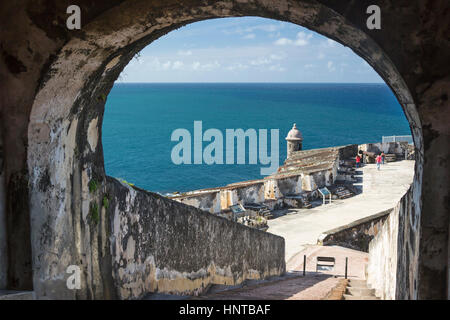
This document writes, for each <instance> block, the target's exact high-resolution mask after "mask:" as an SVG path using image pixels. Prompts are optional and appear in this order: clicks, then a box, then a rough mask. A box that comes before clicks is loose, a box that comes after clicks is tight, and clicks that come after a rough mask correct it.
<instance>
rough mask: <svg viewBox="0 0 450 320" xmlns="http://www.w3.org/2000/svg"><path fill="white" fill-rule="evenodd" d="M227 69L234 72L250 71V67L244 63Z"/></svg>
mask: <svg viewBox="0 0 450 320" xmlns="http://www.w3.org/2000/svg"><path fill="white" fill-rule="evenodd" d="M225 69H227V70H230V71H234V70H245V69H248V66H247V65H245V64H242V63H236V64H233V65H231V66H228V67H226V68H225Z"/></svg>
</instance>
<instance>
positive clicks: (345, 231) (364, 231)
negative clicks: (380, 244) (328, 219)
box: [317, 209, 393, 252]
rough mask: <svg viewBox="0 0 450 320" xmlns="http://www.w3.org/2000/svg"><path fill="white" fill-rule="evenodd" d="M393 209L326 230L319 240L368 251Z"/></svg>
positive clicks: (327, 243) (330, 244) (331, 244)
mask: <svg viewBox="0 0 450 320" xmlns="http://www.w3.org/2000/svg"><path fill="white" fill-rule="evenodd" d="M392 210H393V209H389V210H385V211H383V212H380V213H377V214H374V215H371V216H369V217H366V218H362V219H359V220H356V221H354V222H352V223H350V224H348V225H345V226H342V227H339V228H335V229H332V230H329V231H327V232H324V233H322V234H321V235H320V236H319V239H318V240H317V242H318V244H320V245H324V246H333V245H335V246H341V247H346V248H350V249H354V250H359V251H364V252H368V251H369V243H370V241H371V240H372V239H373V238H374V237H375V236H376V235H377V234H378V232H379V230H380V229H381V227H382V226H383V224H384V221H385V220H386V219H387V217H388V216H389V213H390V212H391V211H392Z"/></svg>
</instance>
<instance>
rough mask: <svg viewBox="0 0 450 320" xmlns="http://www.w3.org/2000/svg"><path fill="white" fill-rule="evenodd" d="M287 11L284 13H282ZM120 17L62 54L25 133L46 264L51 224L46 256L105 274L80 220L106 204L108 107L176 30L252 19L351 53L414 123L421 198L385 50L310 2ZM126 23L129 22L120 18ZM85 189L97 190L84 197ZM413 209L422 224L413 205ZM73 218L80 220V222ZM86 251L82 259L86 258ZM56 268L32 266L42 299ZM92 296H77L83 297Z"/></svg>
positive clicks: (398, 86)
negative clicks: (131, 68) (143, 58)
mask: <svg viewBox="0 0 450 320" xmlns="http://www.w3.org/2000/svg"><path fill="white" fill-rule="evenodd" d="M288 7H289V10H288V11H287V10H285V9H286V8H288ZM121 9H123V8H117V10H111V11H108V12H106V13H105V14H103V15H102V16H100V17H99V18H98V19H97V20H96V21H95V23H92V24H90V25H87V26H86V29H85V31H84V32H85V38H84V39H80V38H75V39H72V40H71V41H69V43H67V44H66V45H65V46H64V48H63V49H62V51H61V54H60V55H59V56H58V58H57V59H56V62H55V63H54V64H53V66H52V77H51V78H50V79H48V81H47V82H46V83H44V84H43V86H42V88H41V89H40V90H39V92H38V93H37V96H36V99H35V101H34V104H33V108H32V111H31V116H30V125H29V131H28V133H29V135H28V138H29V151H28V168H29V171H30V181H31V200H30V205H31V218H32V221H33V226H32V235H31V237H32V243H33V245H34V248H33V250H34V252H36V254H38V255H39V254H42V255H44V256H45V255H46V254H45V253H44V252H43V251H45V250H43V247H42V246H40V243H41V241H40V240H41V230H43V229H45V228H46V227H48V223H51V224H54V226H53V228H52V229H53V230H55V233H54V234H52V237H51V239H49V242H48V243H47V244H46V249H54V251H56V252H59V253H60V257H59V260H60V261H63V262H69V261H70V260H72V258H73V257H75V259H77V258H78V259H79V260H83V259H87V260H86V261H87V265H88V266H89V267H92V268H98V269H99V270H101V263H99V262H98V261H101V259H100V258H99V257H98V256H96V255H97V254H98V253H97V252H95V251H92V250H89V249H86V247H87V244H88V243H89V242H90V241H97V240H96V234H95V231H93V229H94V228H93V226H92V225H90V226H87V225H85V221H86V217H87V216H89V215H91V216H92V213H93V210H92V208H93V207H92V203H93V202H95V199H97V198H98V199H104V197H105V196H108V194H107V191H108V188H107V186H106V185H107V184H108V178H107V177H106V175H105V170H104V159H103V150H102V145H101V136H102V132H101V131H102V129H101V124H102V121H103V112H104V105H105V98H106V96H107V94H108V93H109V91H110V90H111V88H112V86H113V83H114V81H115V80H116V79H117V77H118V76H119V74H120V72H121V71H122V70H123V68H124V67H125V66H126V65H127V64H128V63H129V61H130V60H131V59H132V57H133V56H134V55H135V54H136V53H137V52H139V51H140V50H142V49H143V48H144V47H145V46H146V45H148V44H149V43H150V42H152V41H154V40H155V39H157V38H159V37H160V36H162V35H164V34H166V33H168V32H169V31H171V30H174V29H176V28H177V27H180V26H182V25H185V24H188V23H192V22H195V21H200V20H205V19H210V18H219V17H231V16H242V15H254V16H260V17H267V18H274V19H278V20H284V21H290V22H292V23H294V24H297V25H302V26H305V27H307V28H309V29H311V30H314V31H316V32H318V33H320V34H323V35H325V36H327V37H329V38H331V39H333V40H335V41H337V42H339V43H342V44H344V45H346V46H348V47H350V48H351V49H352V50H353V51H354V52H355V53H356V54H358V55H359V56H361V57H362V58H363V59H364V60H366V61H367V62H368V63H369V64H370V65H371V66H372V67H373V68H374V70H376V71H377V72H378V73H379V75H380V76H381V77H382V78H383V79H384V80H385V82H386V83H387V84H388V85H389V87H390V88H391V89H392V91H393V92H394V94H395V95H396V97H397V99H398V101H399V103H400V104H401V106H402V108H403V110H404V112H405V115H406V117H407V119H408V121H409V123H410V126H411V132H412V134H413V137H414V143H415V146H416V150H417V152H416V154H417V157H416V170H415V172H416V173H415V174H416V176H415V178H414V184H415V185H416V187H414V186H413V190H414V192H415V194H414V198H415V199H420V192H421V189H420V187H418V186H419V185H420V184H421V179H422V177H421V174H422V163H423V141H422V140H423V139H422V133H421V125H420V118H419V116H418V113H417V110H416V108H415V104H414V101H413V99H412V96H411V94H410V93H409V90H408V88H407V86H406V84H405V83H404V81H403V79H402V77H401V75H400V74H399V73H398V71H397V69H396V68H395V66H394V64H393V63H392V62H391V60H390V59H389V57H388V56H387V55H386V54H385V53H384V52H383V50H382V49H381V48H380V47H379V46H378V45H377V44H376V43H375V42H374V41H373V40H372V39H371V38H370V37H369V36H368V35H367V34H365V33H364V32H363V31H362V30H360V29H358V28H357V27H355V26H354V25H352V24H351V23H349V22H348V21H346V19H345V18H344V17H342V16H341V15H339V14H337V13H336V12H334V11H332V10H330V9H328V8H326V7H325V6H322V5H319V4H316V3H303V2H300V3H295V4H292V3H289V4H288V2H287V1H286V2H284V1H283V2H280V4H278V5H276V6H274V7H272V6H269V5H262V6H261V4H259V3H258V4H256V3H247V4H240V5H237V4H231V5H230V4H227V5H225V4H223V3H218V4H215V5H211V6H198V7H195V8H194V9H193V10H191V11H190V12H189V13H186V11H185V10H184V8H182V7H175V8H171V10H172V11H171V12H172V14H171V15H170V18H167V12H160V13H156V14H155V16H156V17H157V15H158V14H160V16H161V17H164V19H160V20H158V18H154V19H153V20H152V21H148V20H147V18H148V17H147V16H146V15H145V13H144V12H145V10H142V8H141V7H140V6H137V5H136V6H131V7H128V8H126V10H122V12H119V11H118V10H121ZM132 15H134V19H133V21H129V20H128V19H126V17H127V16H128V17H129V16H132ZM111 17H114V18H115V19H119V20H120V21H127V22H125V23H124V24H123V25H120V26H115V27H112V28H111V29H105V30H102V29H101V28H100V27H99V26H102V24H103V23H105V21H107V20H108V19H111ZM116 31H121V32H116ZM73 66H76V67H75V68H73ZM43 155H46V156H45V157H44V156H43ZM46 174H48V175H49V181H50V184H51V185H52V191H49V190H48V189H47V188H42V187H41V186H40V185H39V182H40V181H42V177H43V176H44V175H46ZM414 184H413V185H414ZM89 185H98V186H99V187H98V189H97V188H91V190H90V188H89ZM93 189H95V190H93ZM109 196H111V195H109ZM98 199H97V200H98ZM414 205H415V206H416V216H417V217H419V214H420V203H419V200H417V201H416V203H415V204H414ZM49 209H51V210H49ZM79 212H81V213H82V214H81V217H76V216H77V215H78V213H79ZM74 217H75V218H74ZM101 222H102V216H101V217H100V223H101ZM416 223H417V222H416ZM56 224H58V227H57V228H56V227H55V226H56ZM56 230H59V231H56ZM62 230H72V231H73V234H71V235H70V236H65V237H63V238H65V241H66V243H72V244H76V245H70V250H67V251H66V252H62V247H61V244H60V243H59V242H58V241H56V240H57V239H58V238H61V237H62V233H63V232H62ZM91 232H94V233H91ZM58 233H59V234H58ZM100 238H102V237H100ZM86 252H87V258H84V257H83V255H84V256H86ZM54 259H55V258H52V257H49V256H46V259H43V260H41V261H37V260H36V259H34V267H35V271H34V273H35V276H34V281H35V288H36V289H35V290H38V291H40V290H41V291H44V292H45V291H46V288H45V287H46V285H44V284H43V283H44V282H45V281H48V280H50V278H51V276H50V274H49V273H48V266H49V265H51V264H52V263H53V262H54ZM64 271H65V270H63V269H62V267H57V270H56V271H54V272H56V273H57V274H58V273H59V274H62V273H63V272H64ZM96 281H99V280H98V278H96V277H95V276H94V277H92V278H90V279H87V280H86V283H85V286H86V288H91V291H92V288H93V287H94V286H95V285H94V283H96ZM103 289H104V290H106V289H105V288H103ZM95 290H97V291H95ZM95 290H94V291H95V292H93V293H92V292H91V293H89V294H92V295H93V296H94V297H95V296H97V295H102V290H101V289H99V288H96V289H95ZM89 294H88V293H86V292H82V293H77V295H79V297H87V296H89Z"/></svg>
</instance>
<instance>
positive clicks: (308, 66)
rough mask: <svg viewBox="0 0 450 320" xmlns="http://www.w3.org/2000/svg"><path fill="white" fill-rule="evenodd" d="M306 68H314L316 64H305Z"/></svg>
mask: <svg viewBox="0 0 450 320" xmlns="http://www.w3.org/2000/svg"><path fill="white" fill-rule="evenodd" d="M304 67H305V69H310V68H314V65H313V64H311V63H308V64H305V65H304Z"/></svg>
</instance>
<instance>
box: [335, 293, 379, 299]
mask: <svg viewBox="0 0 450 320" xmlns="http://www.w3.org/2000/svg"><path fill="white" fill-rule="evenodd" d="M344 300H380V298H378V297H375V296H353V295H351V294H344Z"/></svg>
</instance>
